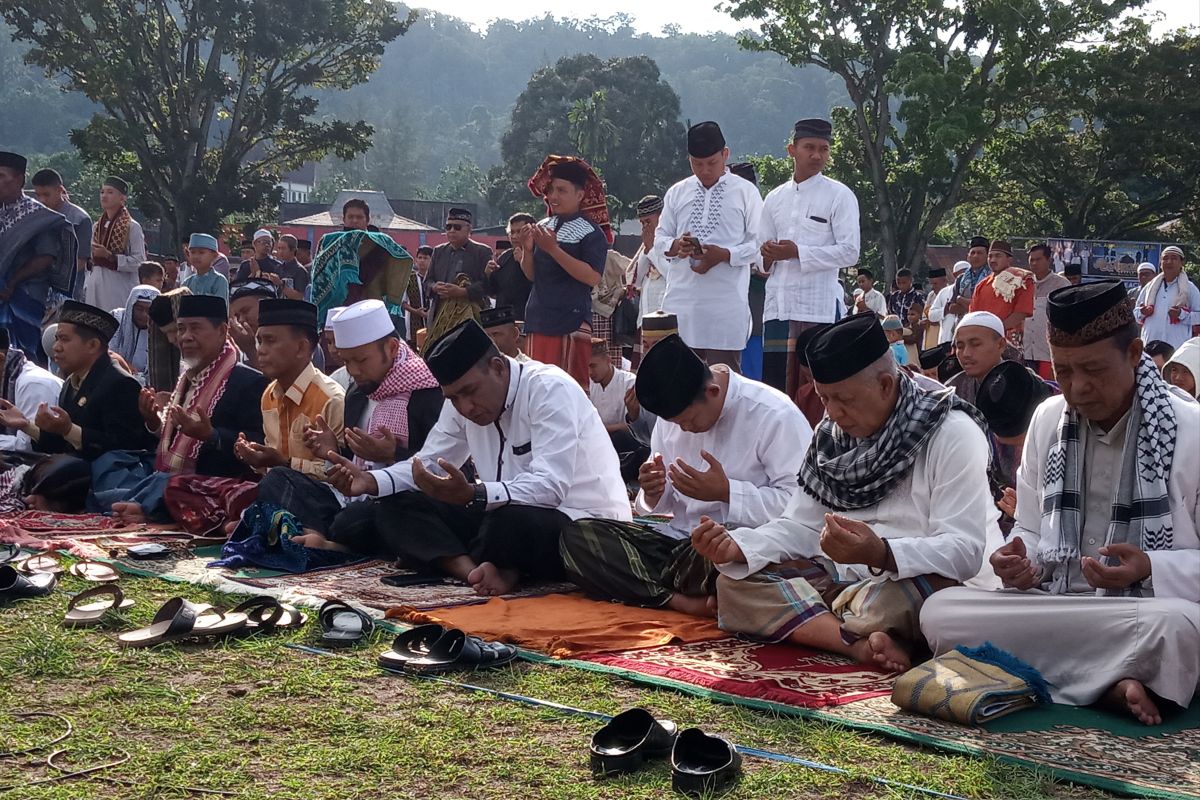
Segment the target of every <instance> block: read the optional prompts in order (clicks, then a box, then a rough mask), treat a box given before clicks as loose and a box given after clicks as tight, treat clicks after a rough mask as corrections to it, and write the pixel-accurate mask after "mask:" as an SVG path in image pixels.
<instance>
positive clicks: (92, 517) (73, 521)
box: [6, 511, 121, 535]
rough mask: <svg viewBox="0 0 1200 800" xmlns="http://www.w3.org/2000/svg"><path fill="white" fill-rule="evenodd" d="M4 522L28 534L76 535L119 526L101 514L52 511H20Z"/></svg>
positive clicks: (109, 529)
mask: <svg viewBox="0 0 1200 800" xmlns="http://www.w3.org/2000/svg"><path fill="white" fill-rule="evenodd" d="M6 520H7V521H8V522H9V523H11V524H12V525H15V526H16V527H18V528H20V529H21V530H23V531H26V532H28V533H52V534H56V535H68V534H69V535H78V534H80V533H90V532H96V531H111V530H115V529H117V528H120V527H121V526H120V525H118V524H117V521H116V520H114V519H113V518H112V517H106V516H104V515H103V514H56V513H54V512H52V511H22V512H21V513H19V514H10V515H8V516H7V518H6Z"/></svg>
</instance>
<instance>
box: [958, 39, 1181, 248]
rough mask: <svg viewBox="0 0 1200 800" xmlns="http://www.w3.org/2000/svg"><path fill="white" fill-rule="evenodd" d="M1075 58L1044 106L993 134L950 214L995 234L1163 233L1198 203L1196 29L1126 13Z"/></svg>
mask: <svg viewBox="0 0 1200 800" xmlns="http://www.w3.org/2000/svg"><path fill="white" fill-rule="evenodd" d="M1071 60H1072V62H1073V63H1072V64H1071V68H1070V69H1069V70H1064V73H1065V74H1064V76H1063V80H1062V86H1061V87H1058V88H1057V89H1053V88H1051V87H1048V93H1049V92H1053V94H1050V96H1049V97H1048V98H1047V102H1045V103H1044V104H1043V107H1042V108H1039V109H1035V110H1034V111H1033V112H1032V113H1031V114H1030V115H1029V116H1028V118H1027V119H1025V120H1023V121H1022V122H1021V123H1020V124H1018V125H1014V126H1012V127H1010V128H1006V129H1004V130H1001V131H999V132H998V133H997V135H996V137H995V138H994V139H993V140H992V142H991V143H989V144H988V146H987V148H986V149H985V151H984V153H983V155H982V156H981V157H980V158H979V160H978V161H977V163H976V165H975V168H974V170H973V173H972V176H971V179H970V180H969V181H968V185H967V187H966V189H965V191H964V197H965V199H966V200H967V201H968V203H967V204H966V208H964V209H963V211H962V213H959V214H955V215H954V216H955V217H956V218H964V219H965V221H966V224H967V225H969V226H974V227H978V226H979V225H980V224H981V223H983V222H984V221H991V222H992V223H993V225H1000V227H999V229H998V230H994V231H988V232H989V233H996V234H1000V233H1001V232H1009V233H1011V234H1013V235H1015V234H1021V235H1028V236H1065V237H1068V238H1072V239H1144V238H1152V239H1156V238H1160V234H1159V233H1158V229H1159V228H1160V227H1161V226H1163V225H1168V224H1171V223H1174V222H1176V221H1180V220H1185V218H1186V217H1187V216H1188V214H1189V212H1190V213H1191V214H1192V215H1195V214H1197V213H1200V171H1197V170H1196V168H1195V165H1196V164H1197V163H1200V36H1196V35H1189V34H1188V33H1186V32H1176V33H1172V34H1170V35H1168V36H1166V37H1165V38H1163V39H1161V40H1158V41H1154V40H1152V39H1151V38H1150V35H1149V30H1148V27H1147V25H1146V24H1145V23H1144V22H1143V21H1141V20H1129V21H1128V22H1127V23H1126V25H1125V27H1124V29H1123V30H1122V32H1121V35H1120V37H1119V38H1117V39H1116V40H1114V41H1113V42H1111V43H1108V44H1105V45H1102V46H1100V47H1097V48H1093V49H1091V50H1087V51H1078V52H1075V53H1072V54H1071ZM955 221H957V220H955Z"/></svg>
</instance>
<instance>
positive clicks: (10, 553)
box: [0, 542, 21, 564]
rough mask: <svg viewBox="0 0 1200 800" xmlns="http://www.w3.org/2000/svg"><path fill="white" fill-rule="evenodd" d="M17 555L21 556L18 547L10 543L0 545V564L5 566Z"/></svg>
mask: <svg viewBox="0 0 1200 800" xmlns="http://www.w3.org/2000/svg"><path fill="white" fill-rule="evenodd" d="M19 555H21V547H20V545H15V544H12V543H11V542H5V543H4V544H0V564H7V563H8V562H10V561H12V560H13V559H14V558H16V557H17V556H19Z"/></svg>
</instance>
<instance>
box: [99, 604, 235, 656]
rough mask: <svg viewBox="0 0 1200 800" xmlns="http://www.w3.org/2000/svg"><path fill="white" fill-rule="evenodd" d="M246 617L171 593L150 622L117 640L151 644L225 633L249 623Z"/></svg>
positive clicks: (131, 644) (123, 643) (124, 644)
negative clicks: (199, 603) (174, 595)
mask: <svg viewBox="0 0 1200 800" xmlns="http://www.w3.org/2000/svg"><path fill="white" fill-rule="evenodd" d="M246 621H247V617H246V615H245V614H242V613H240V612H238V613H233V612H230V613H228V614H226V613H225V612H222V611H219V610H217V609H215V608H213V607H212V606H209V605H198V604H196V603H192V602H189V601H187V600H184V599H183V598H182V597H172V598H171V599H170V600H168V601H167V602H166V603H164V604H163V607H162V608H160V609H159V610H158V613H157V614H155V615H154V621H153V622H151V623H150V625H149V626H147V627H145V628H139V629H138V630H136V631H129V632H128V633H123V634H121V635H120V636H118V637H117V642H118V643H119V644H120V645H121V646H122V647H150V646H151V645H156V644H162V643H164V642H176V641H179V640H180V639H191V638H195V637H204V636H224V635H226V634H229V633H233V632H235V631H237V630H239V629H241V628H244V627H246Z"/></svg>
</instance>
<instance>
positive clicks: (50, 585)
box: [0, 564, 58, 600]
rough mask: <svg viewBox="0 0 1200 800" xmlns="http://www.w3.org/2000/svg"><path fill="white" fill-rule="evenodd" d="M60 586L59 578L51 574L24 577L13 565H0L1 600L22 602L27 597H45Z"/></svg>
mask: <svg viewBox="0 0 1200 800" xmlns="http://www.w3.org/2000/svg"><path fill="white" fill-rule="evenodd" d="M57 585H58V576H57V575H55V574H54V573H51V572H34V573H32V574H30V575H22V574H21V573H19V572H17V570H16V568H15V567H14V566H13V565H12V564H0V600H20V599H22V598H25V597H45V596H46V595H48V594H50V593H51V592H53V591H54V587H55V586H57Z"/></svg>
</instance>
